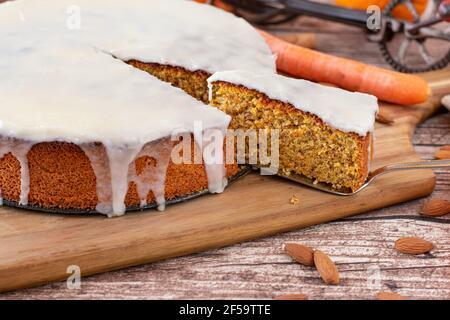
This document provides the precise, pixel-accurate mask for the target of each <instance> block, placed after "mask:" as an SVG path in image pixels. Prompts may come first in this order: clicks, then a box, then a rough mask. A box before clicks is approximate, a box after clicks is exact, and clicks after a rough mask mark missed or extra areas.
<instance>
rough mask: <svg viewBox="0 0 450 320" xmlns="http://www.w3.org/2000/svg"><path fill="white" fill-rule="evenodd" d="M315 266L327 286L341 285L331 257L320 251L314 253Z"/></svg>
mask: <svg viewBox="0 0 450 320" xmlns="http://www.w3.org/2000/svg"><path fill="white" fill-rule="evenodd" d="M314 264H315V265H316V268H317V271H319V274H320V276H321V277H322V280H323V282H325V283H326V284H339V272H338V270H337V268H336V265H335V264H334V262H333V260H331V259H330V257H329V256H328V255H327V254H325V253H323V252H322V251H320V250H315V251H314Z"/></svg>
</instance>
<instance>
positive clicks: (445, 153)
mask: <svg viewBox="0 0 450 320" xmlns="http://www.w3.org/2000/svg"><path fill="white" fill-rule="evenodd" d="M434 157H435V158H436V159H441V160H444V159H450V150H443V149H441V150H439V151H437V152H436V153H435V154H434Z"/></svg>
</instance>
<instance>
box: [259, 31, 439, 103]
mask: <svg viewBox="0 0 450 320" xmlns="http://www.w3.org/2000/svg"><path fill="white" fill-rule="evenodd" d="M259 32H260V34H261V35H262V36H263V37H264V39H265V40H266V42H267V44H268V45H269V47H270V48H271V50H272V52H273V53H274V54H276V55H277V68H278V70H279V71H281V72H284V73H287V74H290V75H292V76H296V77H300V78H304V79H308V80H311V81H316V82H326V83H331V84H334V85H337V86H339V87H341V88H343V89H346V90H350V91H359V92H364V93H369V94H372V95H374V96H376V97H377V98H378V99H380V100H384V101H388V102H392V103H396V104H402V105H411V104H418V103H422V102H424V101H426V100H427V99H428V97H429V95H430V93H431V90H430V87H429V86H428V83H427V82H426V81H425V80H424V79H422V78H420V77H418V76H415V75H410V74H404V73H399V72H395V71H391V70H387V69H382V68H378V67H375V66H370V65H367V64H364V63H361V62H358V61H354V60H350V59H345V58H339V57H335V56H332V55H329V54H325V53H321V52H317V51H314V50H311V49H307V48H303V47H300V46H296V45H293V44H290V43H288V42H286V41H283V40H281V39H278V38H276V37H274V36H272V35H270V34H268V33H266V32H264V31H259Z"/></svg>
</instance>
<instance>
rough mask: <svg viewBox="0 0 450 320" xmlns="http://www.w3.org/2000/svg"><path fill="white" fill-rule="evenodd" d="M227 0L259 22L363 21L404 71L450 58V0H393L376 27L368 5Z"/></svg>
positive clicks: (389, 58)
mask: <svg viewBox="0 0 450 320" xmlns="http://www.w3.org/2000/svg"><path fill="white" fill-rule="evenodd" d="M222 1H223V2H224V3H227V4H230V5H232V6H233V7H234V8H235V13H236V14H238V15H240V16H242V17H243V18H245V19H247V20H248V21H249V22H251V23H253V24H257V25H273V24H280V23H285V22H288V21H290V20H293V19H295V18H297V17H299V16H301V15H306V16H312V17H316V18H320V19H324V20H330V21H335V22H339V23H343V24H347V25H353V26H356V27H359V28H361V29H363V30H365V31H366V32H367V38H368V40H369V41H372V42H375V43H378V46H379V49H380V51H381V54H382V56H383V58H384V59H385V60H386V62H387V63H389V64H390V65H391V66H392V67H393V68H394V69H396V70H398V71H401V72H407V73H414V72H424V71H431V70H437V69H442V68H444V67H446V66H447V65H448V64H449V62H450V24H449V22H450V0H429V2H428V7H427V9H426V10H425V12H423V13H422V14H419V12H418V11H417V9H416V7H415V6H414V3H413V1H412V0H391V1H390V2H389V3H388V4H387V6H386V7H385V8H384V12H383V15H382V16H381V21H380V27H379V29H377V30H368V29H367V19H368V14H367V12H366V11H364V10H355V9H349V8H344V7H339V6H334V5H330V4H324V3H317V2H313V1H309V0H222ZM399 7H403V9H406V10H407V12H409V15H410V16H411V17H412V19H406V18H403V19H402V18H398V17H397V16H396V15H394V13H395V10H397V9H398V8H399ZM429 44H432V45H431V46H429Z"/></svg>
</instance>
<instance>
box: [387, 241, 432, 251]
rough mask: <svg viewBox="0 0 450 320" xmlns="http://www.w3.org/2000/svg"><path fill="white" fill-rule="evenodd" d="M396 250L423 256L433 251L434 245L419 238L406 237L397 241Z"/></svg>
mask: <svg viewBox="0 0 450 320" xmlns="http://www.w3.org/2000/svg"><path fill="white" fill-rule="evenodd" d="M395 249H397V250H398V251H400V252H402V253H406V254H423V253H427V252H429V251H431V250H432V249H433V244H432V243H431V242H429V241H427V240H424V239H421V238H417V237H404V238H400V239H398V240H397V241H395Z"/></svg>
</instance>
